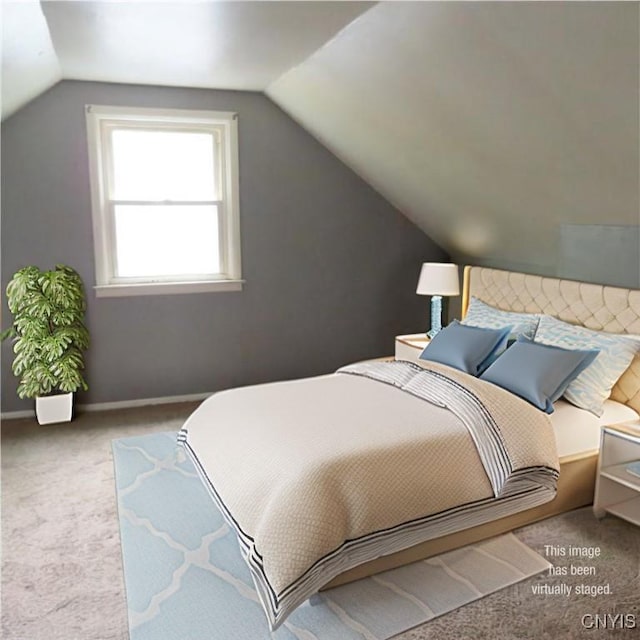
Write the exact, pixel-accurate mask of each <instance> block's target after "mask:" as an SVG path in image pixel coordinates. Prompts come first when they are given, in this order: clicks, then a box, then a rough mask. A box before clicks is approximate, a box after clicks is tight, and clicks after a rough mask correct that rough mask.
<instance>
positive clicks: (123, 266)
mask: <svg viewBox="0 0 640 640" xmlns="http://www.w3.org/2000/svg"><path fill="white" fill-rule="evenodd" d="M115 223H116V237H117V239H118V241H117V274H118V276H119V277H121V278H143V277H154V276H159V277H163V278H165V277H167V276H192V277H201V276H202V275H203V274H216V273H219V271H220V255H219V251H218V214H217V207H216V206H215V205H211V206H209V205H204V206H198V205H195V206H190V205H186V206H185V205H176V206H154V205H150V206H145V205H141V206H140V205H116V207H115Z"/></svg>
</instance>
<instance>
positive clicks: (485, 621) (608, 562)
mask: <svg viewBox="0 0 640 640" xmlns="http://www.w3.org/2000/svg"><path fill="white" fill-rule="evenodd" d="M194 406H195V405H193V404H182V405H172V406H166V405H165V406H157V407H150V408H145V409H135V410H127V411H113V412H103V413H86V414H81V415H80V416H79V417H78V418H77V419H76V420H75V421H74V422H73V423H71V424H69V425H64V426H59V425H51V426H47V427H39V426H38V425H37V424H36V423H35V421H32V420H15V421H7V422H4V423H3V425H2V561H3V566H2V629H3V636H2V637H3V638H5V640H126V639H127V618H126V604H125V598H124V586H123V579H122V568H121V557H120V545H119V539H118V524H117V516H116V507H115V495H114V482H113V465H112V460H111V440H112V439H113V438H119V437H124V436H127V435H139V434H142V433H149V432H152V431H169V430H176V429H178V428H179V427H180V426H181V424H182V423H183V421H184V419H185V418H186V416H188V415H189V413H190V412H191V411H192V410H193V408H194ZM517 535H518V537H519V538H520V539H521V540H522V541H523V542H525V543H526V544H528V545H529V546H531V547H532V548H533V549H534V550H536V551H538V552H539V553H544V545H545V544H554V545H559V546H567V545H570V544H571V545H576V546H596V545H597V546H600V547H601V548H602V550H603V555H602V557H601V558H599V559H598V560H597V562H593V563H592V564H594V565H595V566H596V569H597V575H596V576H595V577H593V578H589V579H585V578H581V577H575V576H574V577H571V576H569V577H567V578H563V579H562V581H564V582H566V583H567V584H569V585H577V584H581V583H587V582H591V583H594V582H596V583H598V584H607V583H609V584H610V585H611V589H612V594H611V595H609V596H600V597H597V598H595V599H594V598H591V597H590V596H576V595H571V596H569V597H566V596H542V595H533V593H532V585H535V584H538V583H540V584H543V583H551V584H557V583H559V582H560V580H559V579H558V578H550V577H549V576H547V575H546V574H541V575H539V576H537V577H535V578H533V579H531V580H528V581H526V582H523V583H519V584H517V585H514V586H513V587H509V588H508V589H504V590H503V591H500V592H498V593H496V594H493V595H491V596H488V597H486V598H484V599H482V600H480V601H477V602H475V603H472V604H470V605H468V606H466V607H463V608H461V609H458V610H457V611H454V612H452V613H450V614H447V615H446V616H444V617H442V618H439V619H436V620H434V621H432V622H429V623H427V624H425V625H423V626H422V627H418V628H416V629H414V630H412V631H408V632H406V633H404V634H402V635H400V636H398V639H399V640H426V639H438V640H441V639H443V640H448V639H456V640H464V639H470V640H471V639H473V640H483V639H485V638H486V639H487V640H489V639H492V640H493V639H494V638H499V639H505V640H510V639H516V638H536V639H537V640H554V639H556V638H563V639H574V638H575V639H577V638H584V637H587V636H588V637H593V638H597V639H598V640H601V639H603V638H609V637H611V638H616V639H618V640H620V639H621V640H625V639H626V638H629V639H631V638H632V637H639V636H640V633H639V632H638V631H637V630H635V631H624V630H623V631H620V630H618V631H612V632H607V631H603V630H597V631H592V632H587V631H585V630H584V629H583V628H582V625H581V618H582V616H583V615H585V614H595V613H613V614H615V613H635V614H636V616H637V620H638V625H639V628H640V605H639V601H640V529H638V528H635V527H633V526H632V525H630V524H627V523H625V522H623V521H621V520H618V519H616V518H612V517H608V518H605V519H604V520H603V521H598V520H596V519H595V518H594V517H593V516H592V514H591V510H590V509H581V510H578V511H574V512H571V513H568V514H564V515H562V516H558V517H555V518H552V519H549V520H547V521H545V522H542V523H538V524H535V525H530V526H529V527H525V528H524V529H521V530H519V531H518V532H517ZM555 564H558V565H567V566H568V562H566V561H564V560H563V561H558V562H555ZM634 634H635V635H634ZM176 640H182V639H176ZM230 640H235V639H230ZM238 640H245V639H238ZM246 640H252V639H246Z"/></svg>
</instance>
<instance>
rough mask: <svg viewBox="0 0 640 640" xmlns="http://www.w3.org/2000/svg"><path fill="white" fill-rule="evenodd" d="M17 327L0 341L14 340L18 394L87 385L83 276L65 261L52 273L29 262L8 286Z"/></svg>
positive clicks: (32, 394)
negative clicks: (85, 373) (29, 264)
mask: <svg viewBox="0 0 640 640" xmlns="http://www.w3.org/2000/svg"><path fill="white" fill-rule="evenodd" d="M7 303H8V305H9V310H10V311H11V313H12V314H13V325H12V326H11V328H10V329H8V330H6V331H4V332H3V333H2V334H1V335H0V339H2V340H4V339H5V338H13V340H14V345H13V351H14V354H15V357H14V360H13V366H12V369H13V373H14V374H15V375H16V376H17V377H18V378H20V384H19V385H18V396H20V397H21V398H35V397H36V396H45V395H48V394H50V393H56V392H63V393H69V392H71V391H77V390H78V389H85V390H86V389H87V388H88V387H87V383H86V382H85V380H84V377H83V375H82V371H83V369H84V351H85V350H86V349H87V348H88V347H89V332H88V330H87V328H86V326H85V324H84V313H85V310H86V301H85V294H84V287H83V285H82V279H81V278H80V276H79V275H78V273H77V272H76V271H75V270H74V269H72V268H71V267H68V266H66V265H62V264H57V265H56V267H55V269H53V270H51V271H40V269H38V267H34V266H29V267H24V268H23V269H20V270H19V271H17V272H16V273H15V275H14V276H13V279H12V280H11V282H9V284H8V285H7Z"/></svg>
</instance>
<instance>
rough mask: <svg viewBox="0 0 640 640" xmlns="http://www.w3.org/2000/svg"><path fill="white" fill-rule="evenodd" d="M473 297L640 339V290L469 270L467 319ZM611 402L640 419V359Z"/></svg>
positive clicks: (464, 299)
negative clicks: (627, 407)
mask: <svg viewBox="0 0 640 640" xmlns="http://www.w3.org/2000/svg"><path fill="white" fill-rule="evenodd" d="M471 296H474V297H476V298H479V299H480V300H482V301H483V302H486V303H487V304H490V305H492V306H494V307H498V308H499V309H503V310H505V311H520V312H524V313H545V314H547V315H550V316H554V317H555V318H559V319H560V320H564V321H565V322H570V323H571V324H577V325H580V326H583V327H587V328H589V329H595V330H597V331H608V332H611V333H629V334H635V335H638V336H640V290H639V289H623V288H622V287H609V286H605V285H600V284H592V283H586V282H576V281H574V280H562V279H559V278H547V277H544V276H535V275H530V274H525V273H517V272H515V271H502V270H499V269H489V268H486V267H472V266H467V267H465V269H464V281H463V290H462V316H463V317H464V315H465V313H466V311H467V308H468V306H469V300H470V298H471ZM611 398H612V399H613V400H616V401H617V402H622V403H624V404H628V405H629V406H631V407H632V408H633V409H635V410H636V411H637V412H638V413H640V355H638V356H636V358H635V359H634V360H633V362H632V363H631V366H630V367H629V368H628V369H627V371H626V372H625V373H624V374H623V375H622V377H621V378H620V380H618V382H617V383H616V385H615V387H614V388H613V391H612V392H611Z"/></svg>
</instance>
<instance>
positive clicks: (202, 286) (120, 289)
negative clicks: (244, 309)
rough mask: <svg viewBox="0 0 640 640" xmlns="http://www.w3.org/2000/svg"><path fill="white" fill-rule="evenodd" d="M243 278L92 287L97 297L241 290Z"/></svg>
mask: <svg viewBox="0 0 640 640" xmlns="http://www.w3.org/2000/svg"><path fill="white" fill-rule="evenodd" d="M243 283H244V280H204V281H194V282H144V283H139V284H103V285H97V286H95V287H94V290H95V292H96V296H97V297H98V298H121V297H126V296H164V295H175V294H179V293H213V292H225V291H242V285H243Z"/></svg>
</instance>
